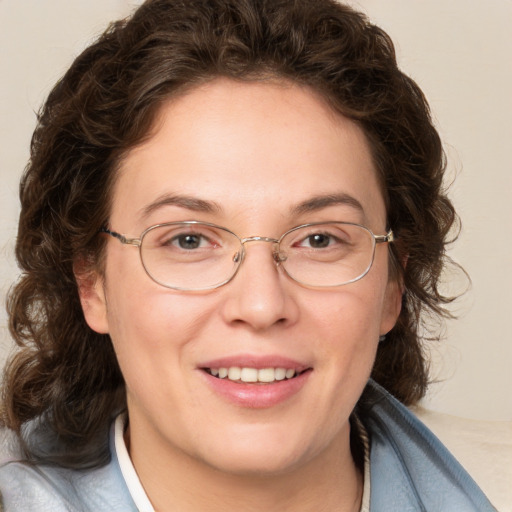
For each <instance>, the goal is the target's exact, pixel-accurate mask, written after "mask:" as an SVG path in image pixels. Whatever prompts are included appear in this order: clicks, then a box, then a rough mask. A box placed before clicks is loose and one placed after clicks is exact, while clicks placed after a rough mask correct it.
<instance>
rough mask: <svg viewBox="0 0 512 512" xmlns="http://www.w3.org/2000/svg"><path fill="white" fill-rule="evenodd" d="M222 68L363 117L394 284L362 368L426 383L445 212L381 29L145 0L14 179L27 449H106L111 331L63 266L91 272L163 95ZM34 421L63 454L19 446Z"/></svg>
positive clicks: (411, 384) (13, 424) (117, 396)
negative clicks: (113, 203)
mask: <svg viewBox="0 0 512 512" xmlns="http://www.w3.org/2000/svg"><path fill="white" fill-rule="evenodd" d="M219 76H222V77H228V78H231V79H234V80H259V79H262V78H268V77H271V78H278V79H285V80H289V81H292V82H295V83H299V84H301V85H303V86H307V87H309V88H311V89H312V90H314V91H316V92H317V93H319V94H320V95H321V96H322V97H323V98H324V99H325V100H326V101H327V102H328V103H329V105H330V106H331V107H332V108H333V109H334V110H335V111H336V112H338V113H339V114H342V115H344V116H347V117H348V118H350V119H352V120H354V121H355V122H356V123H358V124H359V126H360V127H361V128H362V129H363V131H364V133H365V134H366V136H367V138H368V140H369V142H370V146H371V148H372V152H373V157H374V160H375V165H376V168H377V170H378V173H379V176H380V180H381V183H382V189H383V194H384V197H385V201H386V205H387V214H388V224H389V226H391V227H392V228H393V230H394V231H395V233H396V234H397V235H398V240H397V241H396V243H394V244H392V245H391V247H390V251H391V254H392V262H393V269H394V270H393V271H394V272H395V275H394V277H395V278H397V279H399V280H401V282H402V283H403V286H404V289H405V293H404V295H403V306H402V311H401V314H400V317H399V319H398V322H397V324H396V326H395V327H394V329H393V330H392V331H391V332H390V333H389V334H388V336H387V339H386V341H385V342H383V343H381V344H380V346H379V349H378V354H377V359H376V362H375V367H374V369H373V374H372V376H373V378H374V379H375V380H376V381H378V382H379V383H380V384H382V385H383V386H384V387H385V388H386V389H388V390H389V391H390V392H391V393H392V394H394V395H395V396H396V397H398V398H399V399H400V400H401V401H402V402H404V403H405V404H413V403H415V402H417V401H418V400H419V399H420V398H421V397H422V396H423V394H424V393H425V390H426V386H427V383H428V370H427V364H426V360H425V357H424V350H423V345H422V340H421V339H420V336H419V331H420V330H421V328H422V322H423V318H424V317H425V314H429V313H430V314H432V313H433V314H434V315H433V316H442V315H447V314H448V313H447V310H446V304H447V303H448V302H450V300H451V299H450V298H448V297H445V296H443V294H442V293H441V292H440V291H439V289H438V283H439V278H440V275H441V272H442V270H443V267H444V265H445V262H446V259H447V258H446V254H445V249H446V244H447V235H448V233H449V231H450V229H451V227H452V225H453V224H454V222H455V221H456V215H455V212H454V209H453V207H452V204H451V203H450V201H449V200H448V198H447V197H446V195H445V192H444V190H443V184H442V181H443V174H444V170H445V158H444V153H443V149H442V145H441V142H440V139H439V136H438V133H437V131H436V130H435V128H434V126H433V123H432V120H431V116H430V112H429V107H428V104H427V102H426V100H425V98H424V96H423V94H422V92H421V90H420V89H419V88H418V86H417V85H416V84H415V83H414V81H413V80H411V79H410V78H409V77H407V76H406V75H404V74H403V73H402V72H401V71H400V70H399V69H398V66H397V63H396V58H395V53H394V47H393V43H392V41H391V40H390V38H389V36H388V35H387V34H386V33H385V32H384V31H382V30H381V29H380V28H378V27H376V26H375V25H373V24H371V23H370V22H369V21H368V20H367V19H366V17H365V16H364V15H362V14H361V13H358V12H355V11H354V10H352V9H351V8H349V7H347V6H344V5H341V4H339V3H337V2H336V1H334V0H314V1H312V0H186V1H183V0H148V1H146V2H145V3H144V4H143V5H142V6H141V7H140V8H139V9H138V10H137V11H135V13H134V14H133V16H132V17H130V18H128V19H127V20H123V21H119V22H116V23H114V24H112V25H111V26H110V27H109V28H108V29H107V30H106V32H105V33H104V34H103V35H102V36H101V37H100V38H99V39H98V40H97V41H96V42H95V43H94V44H92V45H91V46H90V47H89V48H87V49H86V50H85V51H84V52H83V53H82V54H81V55H80V56H79V57H78V58H77V59H76V60H75V62H74V63H73V64H72V66H71V68H70V69H69V71H68V72H67V73H66V74H65V76H64V77H63V78H62V79H61V80H60V81H59V82H58V83H57V85H56V86H55V87H54V89H53V90H52V92H51V93H50V95H49V97H48V99H47V101H46V103H45V105H44V107H43V108H42V110H41V112H40V114H39V117H38V125H37V127H36V130H35V132H34V135H33V138H32V143H31V158H30V162H29V164H28V166H27V168H26V171H25V173H24V176H23V178H22V181H21V185H20V197H21V205H22V210H21V215H20V220H19V231H18V239H17V245H16V256H17V259H18V262H19V265H20V267H21V269H22V272H23V273H22V275H21V277H20V279H19V281H18V282H17V283H16V284H15V286H14V287H13V289H12V290H11V292H10V295H9V298H8V312H9V315H10V329H11V333H12V335H13V336H14V338H15V340H16V342H17V343H18V345H19V346H20V348H19V350H18V352H17V353H16V354H15V355H14V356H13V358H12V359H11V361H10V363H9V365H8V367H7V370H6V374H5V380H4V386H3V397H2V422H3V424H4V425H6V426H8V427H9V428H11V429H13V430H14V431H16V432H17V433H18V435H19V436H20V439H21V440H22V442H23V443H25V444H24V446H25V448H26V450H27V451H28V452H29V453H32V457H37V456H39V457H44V458H45V460H49V461H59V462H60V463H62V464H66V465H68V466H73V465H80V466H81V467H84V466H88V465H89V466H90V465H97V464H101V463H103V462H105V461H106V460H107V457H108V452H107V450H106V449H105V448H106V444H105V443H106V432H107V430H108V429H107V425H108V424H109V423H110V422H111V420H112V417H113V416H114V415H115V414H116V413H117V412H119V411H120V410H122V409H123V408H124V407H125V393H124V382H123V377H122V375H121V372H120V369H119V366H118V364H117V361H116V357H115V354H114V351H113V348H112V344H111V342H110V339H109V337H108V336H107V335H102V334H98V333H96V332H94V331H92V330H91V329H90V328H89V327H88V326H87V324H86V322H85V320H84V316H83V313H82V309H81V305H80V300H79V296H78V292H77V282H76V279H75V275H74V265H75V264H76V262H77V261H81V262H82V263H83V262H85V263H86V264H88V265H90V266H91V268H96V269H100V271H101V258H102V253H103V250H104V239H103V237H99V236H97V233H98V232H99V230H100V229H101V228H102V227H103V226H105V225H107V224H108V219H109V212H110V200H111V190H112V186H113V183H114V181H115V178H116V170H117V168H118V165H119V163H120V161H121V159H122V158H123V155H125V154H126V153H127V151H128V150H129V149H131V148H133V147H134V146H135V145H137V144H140V143H141V142H142V141H143V140H145V138H147V137H148V136H149V134H150V132H151V127H152V125H153V121H154V119H155V116H156V114H157V112H158V110H159V107H160V106H161V105H162V103H163V102H164V101H166V100H168V99H169V98H170V97H173V96H175V95H177V94H182V93H183V92H184V91H186V90H187V89H188V88H191V87H194V86H195V85H197V84H200V83H204V82H205V81H208V80H212V79H214V78H215V77H219ZM405 262H407V264H405ZM431 316H432V315H431ZM38 425H43V426H44V429H45V431H46V432H51V433H53V434H55V435H56V436H57V437H58V439H59V445H60V446H62V447H63V450H64V451H63V452H59V453H51V454H40V453H39V454H38V453H37V449H36V447H34V446H29V445H28V444H27V443H28V441H26V440H27V439H28V438H29V436H25V435H24V433H25V430H26V428H37V426H38ZM27 426H28V427H27ZM23 439H25V441H23Z"/></svg>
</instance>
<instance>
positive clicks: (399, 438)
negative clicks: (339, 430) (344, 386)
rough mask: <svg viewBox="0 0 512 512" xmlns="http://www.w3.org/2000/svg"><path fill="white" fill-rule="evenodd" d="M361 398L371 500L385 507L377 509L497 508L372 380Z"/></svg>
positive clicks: (472, 511)
mask: <svg viewBox="0 0 512 512" xmlns="http://www.w3.org/2000/svg"><path fill="white" fill-rule="evenodd" d="M365 400H366V409H367V414H366V415H365V426H366V428H367V429H368V433H369V436H370V440H371V441H370V442H371V450H370V468H371V482H372V487H371V498H370V501H371V503H372V504H380V505H382V504H388V505H389V507H388V508H379V509H378V510H381V511H383V512H384V511H387V510H388V509H389V510H390V511H392V510H419V511H429V510H457V512H495V511H496V509H495V508H494V507H493V506H492V504H491V503H490V502H489V500H488V499H487V497H486V496H485V495H484V493H483V492H482V491H481V490H480V488H479V487H478V485H477V484H476V483H475V482H474V480H473V479H472V478H471V477H470V475H469V474H468V473H467V472H466V471H465V470H464V468H463V467H462V466H461V465H460V463H459V462H458V461H457V460H456V459H455V457H454V456H453V455H452V454H451V453H450V452H449V451H448V449H447V448H446V447H445V446H444V445H443V444H442V443H441V442H440V441H439V440H438V439H437V438H436V437H435V435H434V434H433V433H432V432H431V431H430V430H429V429H428V428H427V427H426V426H425V425H424V424H423V423H421V421H419V420H418V419H417V418H416V417H415V416H414V415H413V414H412V413H411V412H410V411H409V410H408V409H407V408H406V407H405V406H404V405H403V404H401V403H400V402H399V401H398V400H396V399H395V398H394V397H392V396H391V395H390V394H389V393H387V391H385V390H384V389H383V388H381V387H380V386H379V385H378V384H376V383H375V382H373V381H370V383H369V385H368V387H367V389H366V390H365ZM371 510H374V509H373V508H371Z"/></svg>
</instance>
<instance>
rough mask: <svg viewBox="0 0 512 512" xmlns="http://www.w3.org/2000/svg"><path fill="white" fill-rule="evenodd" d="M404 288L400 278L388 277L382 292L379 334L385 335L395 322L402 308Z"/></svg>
mask: <svg viewBox="0 0 512 512" xmlns="http://www.w3.org/2000/svg"><path fill="white" fill-rule="evenodd" d="M403 292H404V289H403V285H402V283H401V282H400V280H398V279H396V278H390V279H389V280H388V284H387V286H386V292H385V294H384V304H383V307H382V316H381V322H380V335H381V336H382V335H385V334H387V333H388V332H389V331H391V329H393V327H394V326H395V324H396V321H397V319H398V316H399V315H400V311H401V310H402V295H403Z"/></svg>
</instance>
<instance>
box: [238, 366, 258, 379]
mask: <svg viewBox="0 0 512 512" xmlns="http://www.w3.org/2000/svg"><path fill="white" fill-rule="evenodd" d="M240 380H241V381H242V382H258V370H257V369H256V368H242V371H241V372H240Z"/></svg>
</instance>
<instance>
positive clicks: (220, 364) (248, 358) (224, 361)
mask: <svg viewBox="0 0 512 512" xmlns="http://www.w3.org/2000/svg"><path fill="white" fill-rule="evenodd" d="M235 366H236V367H239V368H257V369H263V368H285V369H294V370H295V371H297V372H302V371H304V370H307V369H308V368H310V367H311V365H308V364H307V363H304V362H300V361H297V360H294V359H291V358H289V357H284V356H280V355H266V356H262V355H258V356H256V355H250V354H241V355H231V356H226V357H220V358H216V359H211V360H208V361H205V362H202V363H200V364H199V365H198V367H199V368H232V367H235Z"/></svg>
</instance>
